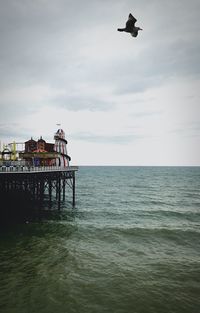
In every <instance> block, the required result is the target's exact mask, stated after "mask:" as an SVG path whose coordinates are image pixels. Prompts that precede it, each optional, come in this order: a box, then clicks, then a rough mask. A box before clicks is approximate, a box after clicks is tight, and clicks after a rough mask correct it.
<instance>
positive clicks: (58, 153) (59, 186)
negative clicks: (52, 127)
mask: <svg viewBox="0 0 200 313" xmlns="http://www.w3.org/2000/svg"><path fill="white" fill-rule="evenodd" d="M54 139H55V143H47V142H46V141H45V140H44V139H42V137H40V139H39V140H38V141H35V140H34V139H33V138H31V139H30V140H28V141H26V142H25V143H20V144H19V143H15V142H14V143H11V144H8V145H6V146H4V147H3V149H2V151H1V154H0V194H1V195H12V194H15V195H16V194H23V195H24V196H26V197H27V195H28V198H29V201H31V202H34V201H35V202H37V203H39V204H40V206H42V204H43V203H44V198H45V199H48V202H49V205H51V203H52V198H53V197H54V198H55V200H56V201H57V204H58V208H59V209H60V205H61V201H65V191H66V186H69V187H70V189H71V190H72V204H73V206H74V205H75V173H76V171H77V170H78V167H77V166H70V164H69V162H70V160H71V158H70V156H69V155H68V153H67V140H66V139H65V133H64V131H63V130H62V129H58V130H57V132H56V134H55V136H54ZM19 147H20V149H19ZM22 147H23V148H22Z"/></svg>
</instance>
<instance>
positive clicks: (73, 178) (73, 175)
mask: <svg viewBox="0 0 200 313" xmlns="http://www.w3.org/2000/svg"><path fill="white" fill-rule="evenodd" d="M72 190H73V202H72V204H73V206H75V173H74V172H73V173H72Z"/></svg>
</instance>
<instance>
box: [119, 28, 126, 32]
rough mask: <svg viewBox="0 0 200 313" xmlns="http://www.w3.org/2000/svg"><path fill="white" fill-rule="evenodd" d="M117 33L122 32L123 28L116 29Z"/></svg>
mask: <svg viewBox="0 0 200 313" xmlns="http://www.w3.org/2000/svg"><path fill="white" fill-rule="evenodd" d="M117 30H118V31H119V32H124V31H125V30H124V28H118V29H117Z"/></svg>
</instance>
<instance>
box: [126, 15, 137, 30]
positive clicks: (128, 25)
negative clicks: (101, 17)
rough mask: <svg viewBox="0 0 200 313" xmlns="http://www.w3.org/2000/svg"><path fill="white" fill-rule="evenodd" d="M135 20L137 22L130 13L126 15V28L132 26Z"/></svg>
mask: <svg viewBox="0 0 200 313" xmlns="http://www.w3.org/2000/svg"><path fill="white" fill-rule="evenodd" d="M135 22H137V20H136V18H135V17H134V16H133V15H132V14H131V13H130V14H129V16H128V21H127V22H126V28H128V29H129V28H132V27H134V26H135Z"/></svg>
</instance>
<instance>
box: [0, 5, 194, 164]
mask: <svg viewBox="0 0 200 313" xmlns="http://www.w3.org/2000/svg"><path fill="white" fill-rule="evenodd" d="M199 12H200V1H199V0H190V1H188V0H187V1H186V0H181V1H180V0H168V1H165V0H140V1H130V0H123V1H122V0H120V1H118V0H90V1H89V0H0V44H1V48H0V110H1V114H0V140H1V142H5V143H8V142H11V141H13V140H16V141H17V142H23V141H26V140H28V139H30V137H31V136H32V137H33V138H34V139H35V140H37V139H38V138H39V137H40V136H41V135H42V137H43V138H44V139H45V140H47V141H50V142H53V136H54V133H55V131H56V130H57V128H58V126H57V125H56V124H57V123H60V124H61V128H63V130H64V131H65V133H66V138H67V140H68V153H69V155H70V156H71V158H72V161H71V164H72V165H200V147H199V143H200V61H199V56H200V19H199ZM129 13H132V14H133V15H134V16H135V17H136V18H137V23H136V25H137V26H140V27H141V28H143V31H140V32H139V35H138V37H136V38H133V37H132V36H131V35H130V34H128V33H124V32H123V33H121V32H118V31H117V28H118V27H124V26H125V23H126V20H127V18H128V15H129Z"/></svg>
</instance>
